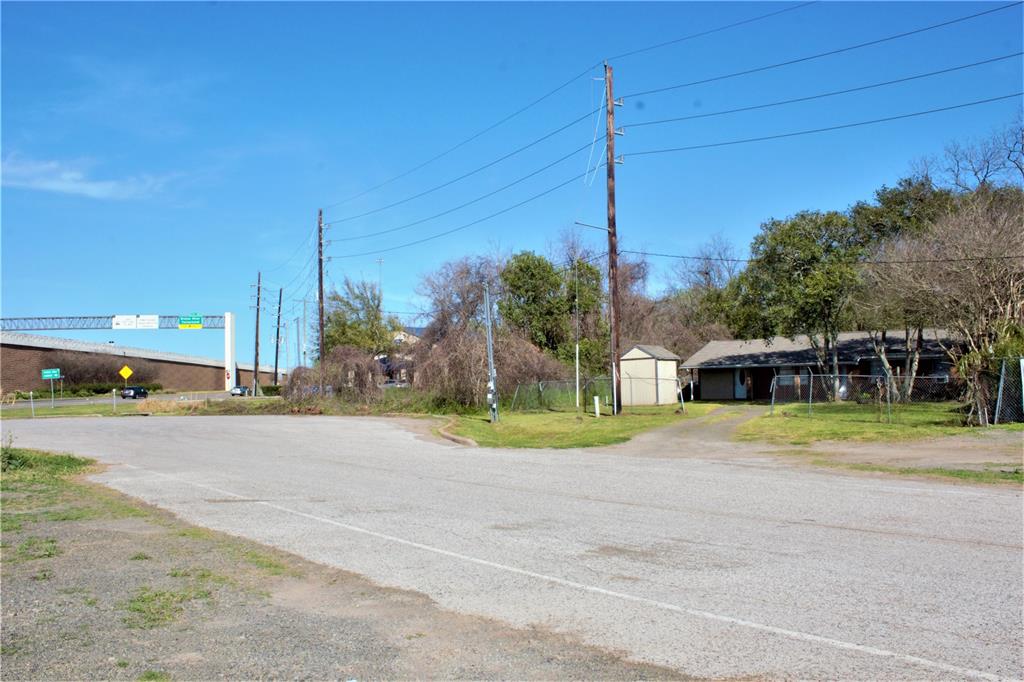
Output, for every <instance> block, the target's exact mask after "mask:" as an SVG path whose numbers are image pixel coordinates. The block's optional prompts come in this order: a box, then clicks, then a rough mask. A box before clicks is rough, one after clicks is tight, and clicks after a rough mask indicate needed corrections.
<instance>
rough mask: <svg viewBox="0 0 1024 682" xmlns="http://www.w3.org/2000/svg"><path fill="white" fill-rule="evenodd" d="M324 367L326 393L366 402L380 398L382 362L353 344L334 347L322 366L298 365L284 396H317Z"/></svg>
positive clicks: (295, 399)
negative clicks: (308, 366)
mask: <svg viewBox="0 0 1024 682" xmlns="http://www.w3.org/2000/svg"><path fill="white" fill-rule="evenodd" d="M321 367H322V369H323V374H324V393H325V394H326V395H328V396H336V397H339V398H343V399H345V400H351V401H358V402H364V403H370V402H376V401H377V400H379V399H380V397H381V394H382V391H381V388H380V383H381V382H382V381H383V379H384V377H383V375H382V373H381V367H380V363H379V362H377V361H376V360H375V359H374V358H373V356H372V355H370V354H369V353H367V352H366V351H363V350H360V349H358V348H353V347H351V346H338V347H336V348H332V349H331V351H330V352H329V353H328V354H327V357H325V358H324V359H323V360H322V361H321V364H320V366H317V367H313V368H310V369H307V368H304V367H299V368H297V369H296V370H295V371H294V372H292V374H291V376H289V377H288V384H287V386H285V387H284V392H283V393H284V396H285V398H286V399H288V400H289V401H292V402H300V401H303V400H308V399H315V398H317V397H318V396H319V393H320V371H321Z"/></svg>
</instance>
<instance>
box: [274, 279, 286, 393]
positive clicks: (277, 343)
mask: <svg viewBox="0 0 1024 682" xmlns="http://www.w3.org/2000/svg"><path fill="white" fill-rule="evenodd" d="M282 296H284V289H278V290H277V334H276V336H275V338H274V385H275V386H277V384H278V383H280V382H279V381H278V380H277V376H278V375H277V361H278V360H279V359H280V357H281V297H282Z"/></svg>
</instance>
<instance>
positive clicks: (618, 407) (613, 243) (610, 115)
mask: <svg viewBox="0 0 1024 682" xmlns="http://www.w3.org/2000/svg"><path fill="white" fill-rule="evenodd" d="M604 83H605V95H606V97H607V102H606V105H605V107H606V109H607V121H606V125H607V126H608V130H607V131H606V133H605V136H606V140H607V145H606V146H607V148H608V158H607V161H606V165H607V166H608V294H609V297H610V299H611V300H610V301H609V304H608V325H609V326H610V327H611V336H612V338H611V352H612V411H613V412H614V413H615V414H618V413H619V412H621V411H622V373H621V372H620V371H619V356H620V355H621V353H620V351H619V239H618V237H617V236H616V234H615V97H614V96H613V95H612V67H611V66H609V65H608V64H607V63H605V65H604Z"/></svg>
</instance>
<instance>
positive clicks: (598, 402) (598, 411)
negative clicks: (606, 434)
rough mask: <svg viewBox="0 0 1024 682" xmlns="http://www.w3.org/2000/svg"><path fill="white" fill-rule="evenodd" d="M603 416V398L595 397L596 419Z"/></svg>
mask: <svg viewBox="0 0 1024 682" xmlns="http://www.w3.org/2000/svg"><path fill="white" fill-rule="evenodd" d="M600 416H601V398H599V397H598V396H596V395H595V396H594V419H597V418H598V417H600Z"/></svg>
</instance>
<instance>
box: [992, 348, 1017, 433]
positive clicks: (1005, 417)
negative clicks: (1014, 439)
mask: <svg viewBox="0 0 1024 682" xmlns="http://www.w3.org/2000/svg"><path fill="white" fill-rule="evenodd" d="M986 383H987V384H988V385H987V386H986V389H987V392H988V394H989V396H990V397H989V401H988V402H989V403H990V405H991V410H992V412H991V415H990V417H991V423H993V424H1008V423H1010V422H1024V358H1006V359H1004V360H1000V361H999V367H998V371H997V372H993V373H992V375H991V376H989V377H987V381H986Z"/></svg>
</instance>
